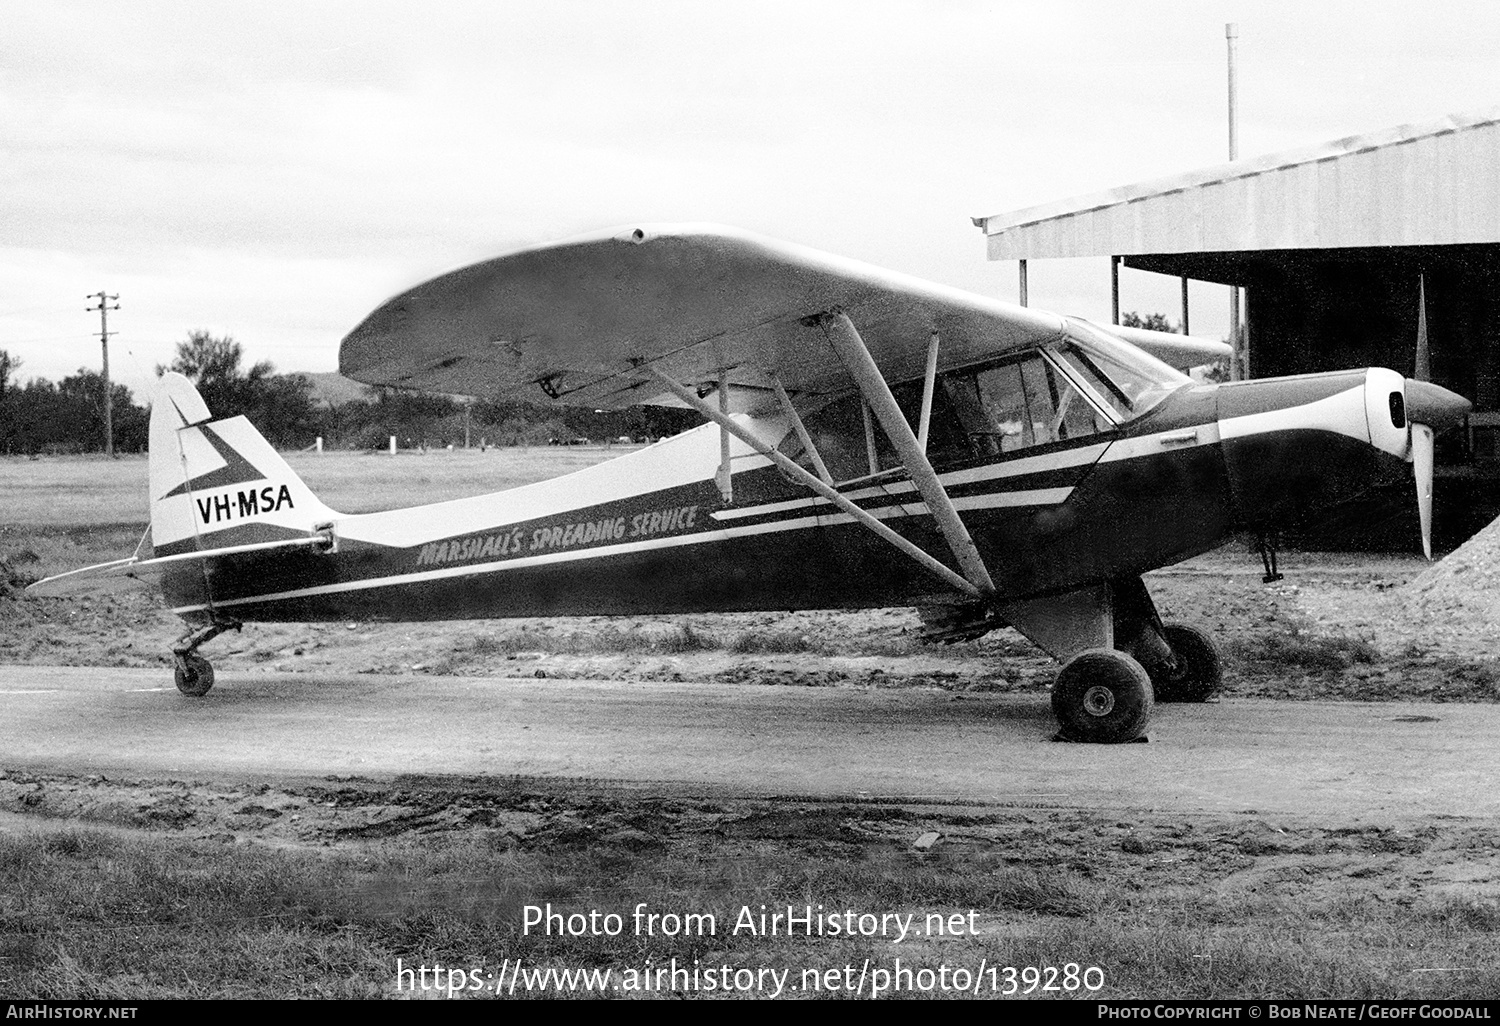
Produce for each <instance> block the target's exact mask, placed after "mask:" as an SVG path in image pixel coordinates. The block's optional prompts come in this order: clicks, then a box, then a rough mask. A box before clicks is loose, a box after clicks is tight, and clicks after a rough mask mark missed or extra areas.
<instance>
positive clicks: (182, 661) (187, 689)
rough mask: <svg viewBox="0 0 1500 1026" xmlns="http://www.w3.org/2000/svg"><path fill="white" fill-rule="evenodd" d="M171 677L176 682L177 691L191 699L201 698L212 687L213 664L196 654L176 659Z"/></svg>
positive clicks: (191, 653)
mask: <svg viewBox="0 0 1500 1026" xmlns="http://www.w3.org/2000/svg"><path fill="white" fill-rule="evenodd" d="M173 676H174V677H175V678H176V680H177V690H178V691H181V692H182V693H183V694H184V695H188V696H190V697H192V698H202V697H203V696H204V695H206V694H208V689H209V688H211V687H213V686H214V668H213V664H212V663H210V662H209V661H208V660H207V659H204V658H203V657H202V656H201V655H199V654H198V653H196V652H188V653H187V654H185V655H180V656H178V657H177V668H176V671H175V673H174V674H173Z"/></svg>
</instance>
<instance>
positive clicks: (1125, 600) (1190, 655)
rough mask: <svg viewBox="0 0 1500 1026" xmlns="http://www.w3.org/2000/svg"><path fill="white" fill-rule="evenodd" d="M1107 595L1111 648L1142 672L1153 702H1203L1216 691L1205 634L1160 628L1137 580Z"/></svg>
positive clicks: (1217, 675)
mask: <svg viewBox="0 0 1500 1026" xmlns="http://www.w3.org/2000/svg"><path fill="white" fill-rule="evenodd" d="M1111 589H1112V591H1113V593H1114V600H1115V602H1114V617H1115V647H1117V648H1119V649H1122V650H1123V651H1126V652H1129V653H1130V654H1131V655H1133V656H1135V658H1136V660H1137V661H1138V662H1139V663H1140V664H1141V665H1142V666H1144V667H1145V668H1146V672H1148V673H1149V674H1150V675H1151V684H1152V686H1153V687H1154V688H1155V691H1156V700H1157V701H1158V702H1205V701H1207V700H1208V699H1209V698H1210V697H1211V696H1212V695H1213V694H1214V693H1215V692H1216V691H1218V690H1219V684H1220V682H1221V680H1222V676H1223V673H1222V669H1221V668H1220V665H1219V651H1218V649H1217V648H1216V647H1215V646H1214V643H1213V639H1212V638H1210V637H1209V636H1208V632H1206V631H1203V630H1200V629H1199V628H1197V627H1194V626H1192V625H1190V624H1185V623H1162V620H1161V617H1160V616H1159V615H1158V614H1157V612H1156V603H1154V602H1152V601H1151V594H1150V592H1148V591H1147V590H1146V585H1145V583H1144V582H1143V581H1142V580H1141V579H1140V578H1139V577H1136V578H1131V579H1126V580H1119V581H1115V582H1113V583H1112V585H1111Z"/></svg>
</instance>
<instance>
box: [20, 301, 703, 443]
mask: <svg viewBox="0 0 1500 1026" xmlns="http://www.w3.org/2000/svg"><path fill="white" fill-rule="evenodd" d="M20 370H21V362H20V361H19V360H17V359H15V358H14V357H13V356H11V354H9V353H8V352H6V351H5V350H3V349H0V453H5V454H14V455H36V454H38V453H82V452H102V451H103V450H104V379H103V376H102V375H101V374H99V373H98V372H96V371H90V370H85V369H83V368H80V369H79V370H78V372H77V373H76V374H73V375H71V376H69V377H66V378H63V379H62V380H61V381H60V382H57V383H53V382H51V381H49V380H47V379H46V378H32V379H31V380H29V381H27V382H26V383H25V384H22V383H21V380H20ZM166 371H176V372H178V373H180V374H184V375H186V376H187V377H188V378H189V379H191V380H192V382H193V383H194V385H196V386H197V388H198V392H199V394H200V395H202V396H203V401H204V402H205V403H207V404H208V408H209V411H210V412H211V413H212V414H213V416H214V417H215V419H222V418H225V417H233V416H235V415H238V414H243V415H244V416H245V417H247V418H249V420H250V422H251V423H252V424H254V425H255V426H256V428H258V429H259V430H260V432H261V433H262V434H264V435H265V436H266V438H267V439H268V440H269V441H270V442H271V444H272V445H274V446H276V447H277V448H278V449H304V448H307V447H308V446H310V445H312V444H313V441H314V439H316V438H319V437H321V438H322V439H323V440H324V445H325V446H327V447H330V448H352V449H383V448H385V447H386V445H387V444H388V440H389V438H390V437H391V436H392V435H394V436H396V438H397V441H398V444H399V445H401V446H402V447H405V448H410V447H414V446H427V447H433V448H439V447H443V446H447V445H455V446H461V445H463V444H464V441H465V437H466V434H467V438H468V440H469V442H470V444H472V445H476V446H477V445H479V444H480V443H481V440H483V441H484V442H485V443H486V444H489V445H539V444H546V443H547V442H549V441H560V442H572V441H578V440H589V441H595V442H598V441H606V440H613V439H616V438H619V437H621V436H627V437H630V438H632V439H641V438H660V437H662V436H664V435H670V434H676V433H678V432H680V431H684V430H686V429H688V428H690V427H693V426H694V425H696V424H699V423H702V418H701V417H699V416H698V415H697V414H696V413H694V412H692V411H690V410H673V409H665V408H661V407H635V408H632V409H628V410H621V411H618V412H595V411H593V410H587V409H573V408H553V407H547V406H540V405H536V404H532V403H524V402H501V401H488V400H481V401H469V400H464V399H459V398H455V397H452V396H443V395H427V394H422V393H417V392H406V391H401V390H399V389H392V388H365V389H364V390H363V391H364V395H363V397H362V398H359V399H354V400H350V401H346V402H342V403H339V404H338V405H330V404H327V403H323V402H320V401H318V399H317V398H316V396H315V394H314V386H313V382H312V381H311V379H309V378H308V377H307V376H306V375H303V374H278V373H276V368H275V367H274V366H273V365H272V364H271V363H270V361H267V360H262V361H259V362H257V363H255V364H253V365H251V366H249V367H246V366H245V354H244V349H243V347H242V346H241V345H240V343H238V342H236V341H235V340H234V339H233V338H231V337H229V336H215V335H211V334H210V333H208V332H206V331H193V332H190V333H189V334H188V337H187V340H186V341H184V342H180V343H178V345H177V351H176V355H175V357H174V359H173V360H172V362H171V363H170V364H163V365H160V366H158V367H157V368H156V372H157V374H162V373H165V372H166ZM110 395H111V398H112V409H111V414H112V420H113V424H114V442H115V450H116V451H117V452H144V451H145V450H146V445H147V436H148V425H149V421H150V415H149V412H148V409H147V408H146V406H144V405H141V404H138V403H137V402H136V399H135V396H134V395H133V394H132V393H131V391H130V389H128V388H126V387H125V386H124V385H119V384H115V385H112V386H111V388H110Z"/></svg>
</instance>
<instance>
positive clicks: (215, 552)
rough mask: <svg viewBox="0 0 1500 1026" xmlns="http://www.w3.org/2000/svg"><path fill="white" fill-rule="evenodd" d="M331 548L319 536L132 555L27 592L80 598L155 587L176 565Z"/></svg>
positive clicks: (51, 580) (49, 580)
mask: <svg viewBox="0 0 1500 1026" xmlns="http://www.w3.org/2000/svg"><path fill="white" fill-rule="evenodd" d="M328 545H329V539H327V538H325V537H322V536H317V535H315V536H312V537H308V538H288V539H282V540H279V541H269V542H257V543H255V544H252V545H229V546H225V547H224V548H221V549H204V550H203V551H201V552H179V553H177V554H175V555H171V556H160V557H157V558H155V559H139V558H137V557H135V556H131V557H130V558H129V559H117V560H115V561H114V562H112V563H99V564H96V565H94V566H86V567H83V568H81V569H79V570H70V571H68V572H67V573H65V574H58V575H57V576H56V577H48V578H45V579H44V580H40V581H37V582H36V583H35V584H33V585H31V586H30V587H28V588H27V589H26V593H27V594H28V595H41V596H45V597H48V598H51V597H54V596H58V595H77V594H79V593H81V592H91V591H92V592H97V591H107V590H112V589H113V588H115V587H117V586H122V585H131V584H135V585H148V586H154V585H155V584H156V582H157V580H158V579H159V578H160V577H161V574H162V571H163V570H165V569H166V568H167V567H169V566H171V565H172V564H173V563H185V562H189V561H191V560H199V559H216V558H218V557H221V556H236V555H242V554H244V553H249V552H267V551H270V550H272V549H291V548H323V547H327V546H328Z"/></svg>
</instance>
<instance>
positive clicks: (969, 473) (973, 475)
mask: <svg viewBox="0 0 1500 1026" xmlns="http://www.w3.org/2000/svg"><path fill="white" fill-rule="evenodd" d="M1108 448H1109V443H1108V442H1096V443H1094V444H1091V445H1085V446H1080V447H1079V448H1077V449H1064V450H1063V451H1061V452H1049V453H1044V454H1042V455H1040V456H1022V457H1019V458H1017V459H1012V460H1003V461H1000V462H996V463H986V464H984V465H983V466H979V467H970V468H968V469H966V470H954V471H951V472H949V473H946V474H939V475H938V480H939V481H941V482H942V484H943V487H945V488H953V487H956V486H958V485H966V484H975V483H977V482H980V481H994V480H997V479H1003V478H1007V477H1021V476H1023V475H1025V474H1036V473H1041V472H1043V471H1047V470H1060V469H1062V468H1063V467H1077V466H1082V465H1083V464H1085V463H1093V462H1094V461H1096V460H1098V459H1099V456H1100V454H1101V453H1103V452H1104V451H1105V450H1106V449H1108ZM916 490H917V486H916V485H915V484H914V483H913V482H912V481H911V480H910V479H902V480H900V481H892V482H890V483H889V484H878V485H872V486H870V487H866V488H859V489H855V490H854V491H848V492H845V493H844V497H845V498H847V499H852V500H854V501H856V502H858V501H859V500H860V499H873V498H876V497H878V496H881V495H899V494H904V493H908V492H915V491H916ZM1059 490H1060V489H1055V488H1054V489H1036V490H1035V491H1036V492H1038V493H1040V492H1054V491H1059ZM1067 491H1072V489H1067ZM1011 494H1015V495H1026V494H1031V493H1030V492H1014V493H1011ZM1064 498H1066V496H1064ZM1047 501H1048V500H1040V501H1038V502H1036V503H1016V504H1015V505H1033V504H1034V505H1045V504H1047ZM1055 501H1057V502H1061V501H1063V500H1062V499H1057V500H1055ZM956 503H957V500H955V504H956ZM831 505H833V504H832V503H831V502H829V500H827V499H825V498H823V497H822V496H820V495H810V496H808V497H807V498H805V499H786V500H783V501H781V502H767V503H763V504H762V505H759V506H745V507H742V508H740V509H723V510H719V511H718V512H716V513H713V514H710V515H711V516H712V517H713V518H714V519H715V520H738V519H741V518H743V517H759V516H767V515H769V514H771V513H784V512H786V511H787V510H791V509H803V508H806V509H812V508H815V507H818V506H831ZM922 508H923V509H926V506H925V505H924V506H923V507H922ZM959 508H960V509H963V508H965V507H962V506H960V507H959Z"/></svg>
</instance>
